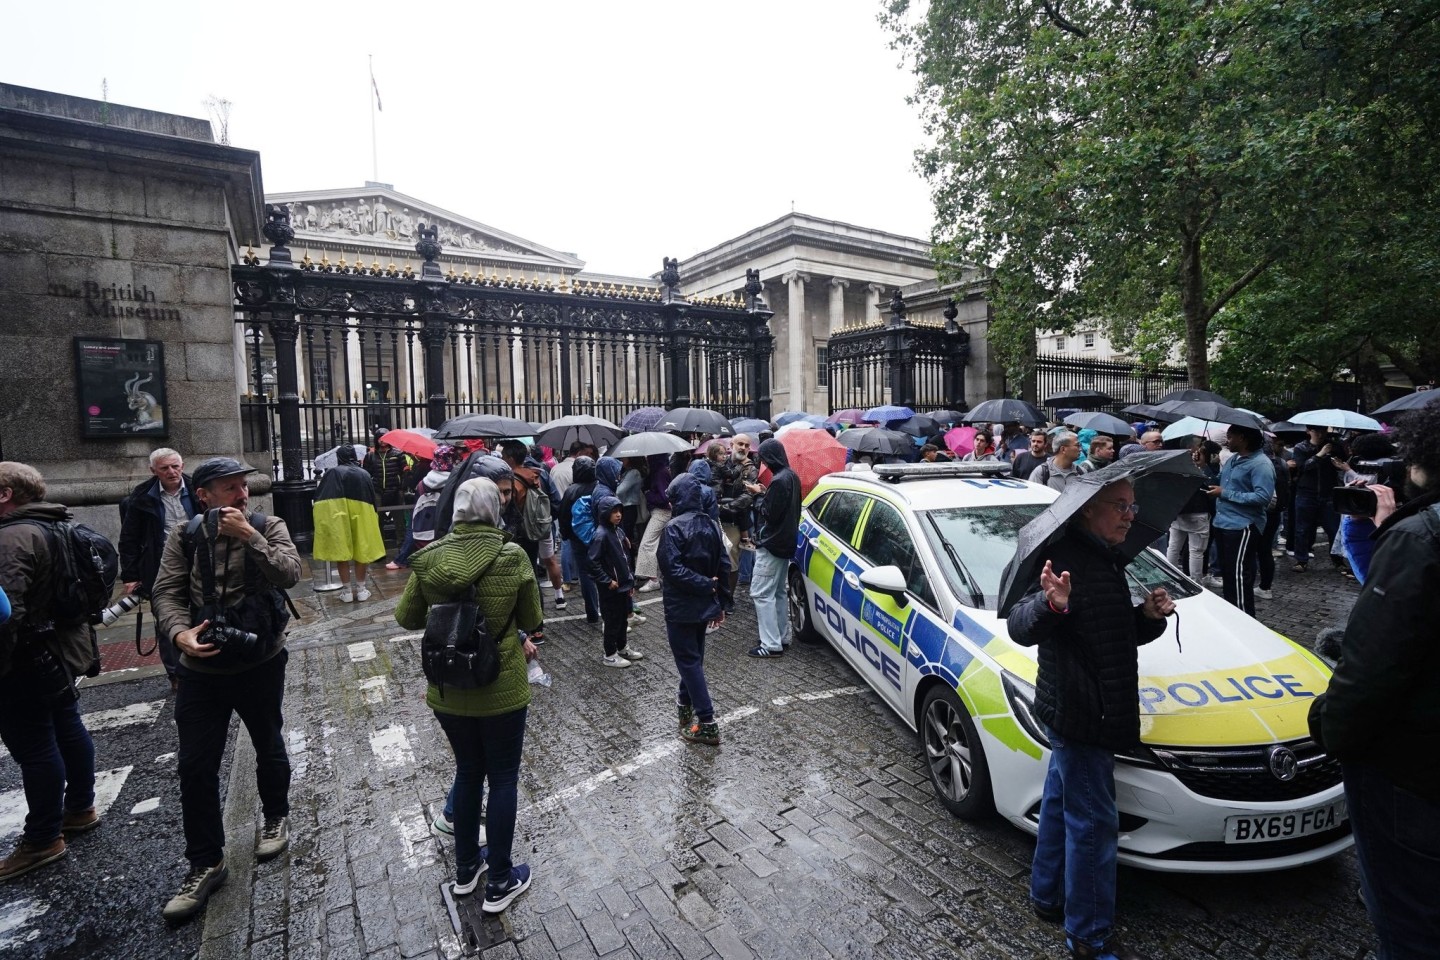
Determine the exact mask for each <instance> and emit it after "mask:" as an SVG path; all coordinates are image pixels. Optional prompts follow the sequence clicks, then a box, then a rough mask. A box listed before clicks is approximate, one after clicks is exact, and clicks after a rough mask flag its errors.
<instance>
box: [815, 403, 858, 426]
mask: <svg viewBox="0 0 1440 960" xmlns="http://www.w3.org/2000/svg"><path fill="white" fill-rule="evenodd" d="M825 422H826V423H828V424H830V425H831V426H834V425H837V424H842V423H843V424H845V425H846V426H851V427H856V426H859V425H861V424H863V423H864V422H865V411H864V410H860V409H858V408H855V407H851V408H849V409H847V410H836V411H835V412H834V413H832V414H830V416H828V417H826V418H825Z"/></svg>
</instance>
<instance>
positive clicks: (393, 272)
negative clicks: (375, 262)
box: [385, 260, 400, 277]
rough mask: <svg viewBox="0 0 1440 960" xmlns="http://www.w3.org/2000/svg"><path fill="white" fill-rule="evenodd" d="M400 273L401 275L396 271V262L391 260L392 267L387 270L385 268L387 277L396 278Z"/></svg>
mask: <svg viewBox="0 0 1440 960" xmlns="http://www.w3.org/2000/svg"><path fill="white" fill-rule="evenodd" d="M399 273H400V271H399V270H396V269H395V261H394V260H391V261H390V266H389V267H387V268H385V276H387V277H394V276H397V275H399Z"/></svg>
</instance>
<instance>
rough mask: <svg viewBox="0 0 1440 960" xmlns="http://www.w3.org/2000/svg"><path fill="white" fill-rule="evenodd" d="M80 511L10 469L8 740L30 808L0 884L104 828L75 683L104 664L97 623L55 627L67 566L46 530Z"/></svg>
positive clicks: (3, 507) (1, 707)
mask: <svg viewBox="0 0 1440 960" xmlns="http://www.w3.org/2000/svg"><path fill="white" fill-rule="evenodd" d="M69 519H70V511H69V510H67V509H66V508H65V507H63V506H61V505H60V504H58V503H47V502H46V500H45V478H44V477H42V476H41V475H40V471H38V470H36V469H35V468H34V467H32V466H29V465H28V464H24V463H16V462H14V461H6V462H0V590H3V591H4V593H5V595H6V596H8V597H9V598H10V605H11V619H10V622H9V623H7V624H6V625H5V626H3V627H0V740H3V741H4V744H5V749H7V750H9V751H10V755H11V756H12V757H14V758H15V762H16V763H18V764H19V765H20V779H21V781H22V782H23V783H24V787H25V799H26V801H27V803H28V805H29V809H28V812H27V813H26V815H25V829H24V833H23V834H22V835H21V838H20V842H19V843H18V844H17V845H16V847H15V850H14V851H13V852H12V853H11V854H10V855H9V856H8V857H6V858H5V859H4V860H3V861H0V881H4V880H9V879H11V878H13V877H18V876H20V875H21V874H24V873H29V872H30V871H31V870H34V869H36V868H37V867H43V866H44V865H45V864H47V863H50V862H52V861H55V860H59V859H60V858H61V857H63V856H65V838H66V837H73V836H74V835H75V834H77V833H83V832H84V831H86V830H89V829H91V828H93V827H96V826H99V824H100V818H99V817H98V816H97V815H96V813H95V745H94V744H93V743H92V742H91V740H90V733H89V731H87V730H86V729H85V724H84V722H83V721H82V720H81V719H80V708H79V701H78V698H77V697H76V694H75V685H74V677H76V676H78V675H80V674H82V673H86V672H87V670H88V668H89V667H90V666H91V664H92V662H93V661H94V650H93V647H92V646H91V635H90V632H91V627H90V625H89V624H88V623H85V622H81V623H79V624H78V625H73V626H62V625H60V624H57V623H55V622H54V621H53V620H52V615H55V614H58V613H59V612H60V611H53V610H52V609H51V608H52V606H53V604H54V600H55V597H56V582H55V576H56V572H57V570H58V569H59V568H60V566H61V563H60V558H58V557H56V556H55V551H54V549H53V548H52V544H53V541H52V540H51V539H50V538H49V536H47V532H46V527H47V526H50V525H51V524H54V523H55V522H57V521H61V520H69Z"/></svg>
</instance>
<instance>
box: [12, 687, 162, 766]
mask: <svg viewBox="0 0 1440 960" xmlns="http://www.w3.org/2000/svg"><path fill="white" fill-rule="evenodd" d="M163 706H165V701H164V700H151V701H150V702H148V703H132V704H130V705H129V706H126V707H117V708H116V709H114V710H96V711H95V712H94V713H86V714H82V715H81V717H80V719H81V721H82V722H84V724H85V729H86V730H89V731H90V732H91V733H95V732H97V731H100V730H113V729H115V728H116V727H131V726H134V725H135V724H137V723H154V722H155V719H156V718H157V717H159V716H160V708H161V707H163ZM8 756H10V751H8V750H6V749H5V748H4V747H0V760H3V759H4V758H5V757H8Z"/></svg>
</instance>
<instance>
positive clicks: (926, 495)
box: [790, 463, 1352, 872]
mask: <svg viewBox="0 0 1440 960" xmlns="http://www.w3.org/2000/svg"><path fill="white" fill-rule="evenodd" d="M1008 469H1009V467H1008V465H1006V464H990V463H980V464H915V465H909V464H896V465H888V466H880V467H877V468H875V470H874V471H873V472H869V471H857V472H847V473H837V474H831V475H830V476H827V477H825V478H823V479H822V480H821V481H820V483H819V485H818V486H817V487H816V488H815V489H814V490H813V491H812V492H811V494H810V496H809V497H807V498H806V500H805V507H804V510H803V513H802V516H801V520H800V534H799V550H798V551H797V553H796V557H795V562H794V564H793V565H792V566H791V570H790V615H791V624H792V626H793V629H794V630H795V632H796V634H797V636H798V637H799V638H803V639H808V638H811V637H813V636H814V634H815V633H819V634H822V635H823V636H825V637H826V638H827V639H828V640H829V641H830V642H831V643H832V644H833V645H834V646H835V648H836V649H837V650H838V651H839V652H840V653H841V655H843V656H844V657H845V658H846V659H847V660H848V661H849V662H850V664H851V665H852V666H853V667H854V668H855V669H856V670H857V671H858V672H859V673H860V674H861V675H862V676H863V677H864V678H865V679H866V680H867V681H868V682H869V684H870V685H871V686H872V687H874V688H875V690H876V691H877V692H878V693H879V694H880V696H881V697H882V698H884V699H885V701H886V702H887V703H889V704H890V706H891V707H892V708H893V709H894V710H895V712H896V713H898V714H899V715H900V716H901V717H902V718H903V719H904V721H905V722H906V723H907V724H909V725H910V726H911V727H912V728H914V729H916V730H917V731H918V732H919V734H920V738H921V740H922V742H923V745H924V750H925V757H926V760H927V761H928V766H929V770H930V780H931V783H932V784H933V786H934V788H935V792H936V794H937V795H938V796H939V799H940V801H941V802H942V803H943V804H944V805H945V806H946V807H947V808H949V809H950V810H951V812H953V813H955V814H956V815H958V816H961V817H978V816H983V815H986V814H988V813H990V812H991V811H998V812H999V813H1000V815H1001V816H1003V817H1005V818H1006V819H1007V820H1009V821H1010V822H1011V823H1014V824H1015V825H1016V826H1019V827H1020V828H1022V829H1025V830H1028V831H1030V832H1031V833H1034V832H1035V824H1036V820H1037V817H1038V814H1039V810H1040V797H1041V792H1042V788H1043V785H1044V780H1045V770H1046V766H1047V764H1048V762H1049V751H1048V743H1047V742H1046V739H1045V736H1044V734H1043V733H1042V732H1041V730H1040V727H1039V725H1038V724H1037V723H1036V722H1035V720H1034V718H1033V717H1032V716H1031V706H1032V704H1033V702H1034V695H1035V688H1034V683H1035V674H1036V661H1035V651H1034V649H1033V648H1026V647H1021V646H1019V645H1018V644H1015V643H1013V642H1012V641H1011V640H1010V639H1009V637H1008V636H1007V635H1006V631H1005V622H1004V620H1002V619H1000V618H999V617H998V616H997V615H996V613H995V603H996V594H997V593H998V591H999V587H1000V576H1001V572H1002V571H1003V570H1004V568H1005V565H1006V563H1008V562H1009V560H1010V557H1011V556H1012V555H1013V553H1014V551H1015V538H1016V533H1017V531H1018V530H1019V529H1020V528H1021V527H1022V526H1024V525H1025V523H1026V522H1028V521H1029V520H1030V519H1031V518H1032V517H1034V516H1035V515H1036V514H1038V513H1040V512H1041V511H1042V510H1044V509H1045V506H1046V505H1047V504H1049V503H1050V502H1051V501H1052V500H1054V499H1055V498H1056V496H1057V494H1056V493H1055V492H1054V491H1052V490H1050V489H1048V488H1046V487H1042V486H1039V485H1037V484H1031V483H1026V482H1025V481H1023V480H1016V479H1012V478H1010V477H1009V476H1006V475H1005V472H1006V471H1008ZM1128 575H1129V577H1130V579H1131V581H1132V584H1133V590H1134V593H1135V596H1136V598H1137V602H1138V601H1139V599H1140V598H1142V597H1143V596H1144V594H1145V593H1147V592H1148V591H1149V590H1151V589H1153V588H1154V587H1156V586H1164V587H1165V588H1166V589H1167V590H1168V591H1169V592H1170V595H1171V596H1172V597H1174V598H1175V600H1176V608H1177V610H1178V611H1179V617H1178V619H1177V618H1175V617H1171V618H1170V621H1169V626H1168V627H1167V631H1166V633H1165V634H1164V635H1163V636H1162V637H1160V639H1158V640H1155V641H1154V642H1152V643H1149V644H1147V645H1145V646H1142V647H1141V648H1140V684H1139V689H1138V690H1137V691H1136V695H1137V697H1138V699H1139V701H1140V718H1141V721H1140V722H1141V738H1142V741H1143V746H1142V747H1141V748H1139V749H1138V750H1136V751H1135V752H1134V753H1133V754H1129V755H1122V756H1118V757H1117V760H1119V761H1120V762H1119V763H1117V764H1116V770H1115V780H1116V794H1117V801H1118V805H1119V809H1120V861H1121V862H1122V863H1126V864H1130V865H1132V866H1137V867H1144V868H1147V869H1151V870H1163V871H1186V872H1239V871H1260V870H1280V869H1285V868H1289V867H1294V866H1297V865H1300V864H1305V863H1311V862H1314V861H1317V860H1321V859H1324V858H1326V857H1329V856H1333V855H1334V854H1336V853H1339V852H1340V851H1342V850H1344V849H1346V848H1347V847H1349V846H1350V844H1351V842H1352V841H1351V837H1350V827H1349V823H1348V822H1347V817H1346V808H1345V797H1344V793H1343V790H1342V787H1341V784H1340V767H1339V763H1338V762H1337V761H1336V760H1334V759H1333V758H1331V757H1328V756H1326V755H1325V754H1324V753H1323V752H1322V751H1321V750H1320V749H1319V747H1318V746H1317V745H1316V744H1315V743H1314V742H1313V741H1312V740H1311V739H1310V736H1309V732H1308V729H1307V725H1306V713H1307V710H1308V709H1309V705H1310V703H1311V702H1312V699H1313V698H1314V697H1315V695H1316V694H1318V693H1320V692H1322V691H1323V690H1324V689H1325V687H1326V686H1327V684H1328V683H1329V678H1330V671H1329V669H1328V668H1327V667H1326V665H1325V664H1324V663H1323V662H1322V661H1320V660H1319V659H1318V658H1316V657H1315V656H1314V655H1312V654H1311V653H1309V652H1308V651H1306V650H1305V649H1303V648H1302V647H1300V646H1298V645H1296V644H1294V643H1291V642H1290V641H1289V640H1287V639H1285V638H1284V637H1282V636H1280V635H1279V634H1277V633H1275V632H1274V631H1272V630H1270V629H1269V628H1267V627H1265V626H1264V625H1263V624H1261V623H1259V622H1258V621H1257V620H1255V619H1253V618H1251V617H1249V616H1247V615H1245V614H1244V613H1243V612H1242V611H1240V610H1238V609H1237V608H1235V607H1233V606H1231V605H1230V604H1227V603H1226V602H1225V601H1224V600H1223V599H1222V598H1220V597H1218V596H1216V595H1214V594H1212V593H1210V592H1209V591H1206V590H1204V589H1203V588H1201V587H1200V586H1198V585H1197V584H1196V583H1195V582H1194V581H1192V580H1190V579H1189V578H1188V577H1186V576H1184V575H1183V574H1181V573H1180V572H1179V571H1177V570H1176V569H1175V568H1174V567H1172V566H1170V565H1169V564H1168V563H1167V562H1166V561H1165V560H1164V558H1162V557H1161V556H1160V555H1159V554H1157V553H1154V552H1151V551H1146V552H1144V553H1142V554H1141V555H1140V556H1139V557H1138V558H1137V559H1136V560H1135V561H1134V562H1133V563H1132V564H1131V565H1130V567H1129V568H1128ZM1177 623H1178V624H1179V625H1180V626H1179V629H1180V631H1181V633H1180V635H1179V638H1178V643H1177V636H1176V629H1177ZM1182 645H1183V650H1182V649H1181V646H1182Z"/></svg>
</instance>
